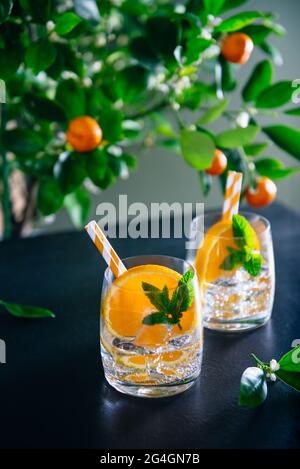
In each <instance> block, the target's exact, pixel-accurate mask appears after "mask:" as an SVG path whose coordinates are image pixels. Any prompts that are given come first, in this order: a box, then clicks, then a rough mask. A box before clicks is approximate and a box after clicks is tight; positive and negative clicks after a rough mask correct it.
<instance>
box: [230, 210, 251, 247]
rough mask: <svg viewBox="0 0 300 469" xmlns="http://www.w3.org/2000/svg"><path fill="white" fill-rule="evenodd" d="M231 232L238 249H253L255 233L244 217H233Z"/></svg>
mask: <svg viewBox="0 0 300 469" xmlns="http://www.w3.org/2000/svg"><path fill="white" fill-rule="evenodd" d="M232 230H233V234H234V236H235V238H238V239H236V240H235V242H236V244H238V245H239V247H243V246H247V247H248V248H251V249H253V248H254V247H255V240H256V233H255V231H254V229H253V228H252V226H251V225H250V223H249V222H248V220H246V218H245V217H243V216H242V215H233V217H232Z"/></svg>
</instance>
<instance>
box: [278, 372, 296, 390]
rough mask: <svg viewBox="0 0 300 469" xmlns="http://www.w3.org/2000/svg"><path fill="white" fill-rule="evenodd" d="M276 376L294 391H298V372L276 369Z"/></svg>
mask: <svg viewBox="0 0 300 469" xmlns="http://www.w3.org/2000/svg"><path fill="white" fill-rule="evenodd" d="M275 374H276V376H277V378H279V379H280V381H282V382H283V383H285V384H287V385H288V386H290V387H291V388H293V389H296V391H300V373H295V372H293V371H286V370H281V369H280V370H278V371H276V373H275Z"/></svg>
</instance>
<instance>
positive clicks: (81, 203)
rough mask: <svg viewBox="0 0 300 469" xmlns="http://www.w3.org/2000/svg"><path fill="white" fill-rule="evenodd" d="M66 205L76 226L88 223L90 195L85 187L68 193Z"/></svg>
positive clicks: (80, 226) (79, 226)
mask: <svg viewBox="0 0 300 469" xmlns="http://www.w3.org/2000/svg"><path fill="white" fill-rule="evenodd" d="M64 206H65V208H66V210H67V212H68V214H69V217H70V218H71V220H72V223H73V225H74V226H75V227H76V228H82V227H83V226H84V225H85V224H86V223H87V221H88V217H89V211H90V197H89V194H88V192H87V191H86V190H85V189H83V188H79V189H77V190H76V191H75V192H73V193H72V194H68V195H67V196H66V197H65V200H64Z"/></svg>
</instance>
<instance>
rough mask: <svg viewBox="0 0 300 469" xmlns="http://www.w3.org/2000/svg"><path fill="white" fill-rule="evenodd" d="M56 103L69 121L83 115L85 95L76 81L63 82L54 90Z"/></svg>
mask: <svg viewBox="0 0 300 469" xmlns="http://www.w3.org/2000/svg"><path fill="white" fill-rule="evenodd" d="M56 101H57V102H58V103H59V104H60V105H61V106H62V107H63V109H64V110H65V112H66V114H67V116H68V118H69V119H73V118H74V117H78V116H83V115H84V114H85V94H84V90H83V88H82V87H81V86H80V84H79V83H78V82H77V81H76V80H72V79H69V80H63V81H61V82H60V83H59V84H58V87H57V90H56Z"/></svg>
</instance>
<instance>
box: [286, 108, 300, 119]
mask: <svg viewBox="0 0 300 469" xmlns="http://www.w3.org/2000/svg"><path fill="white" fill-rule="evenodd" d="M284 113H285V114H287V115H288V116H297V117H299V116H300V107H294V108H292V109H287V110H286V111H284Z"/></svg>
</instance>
